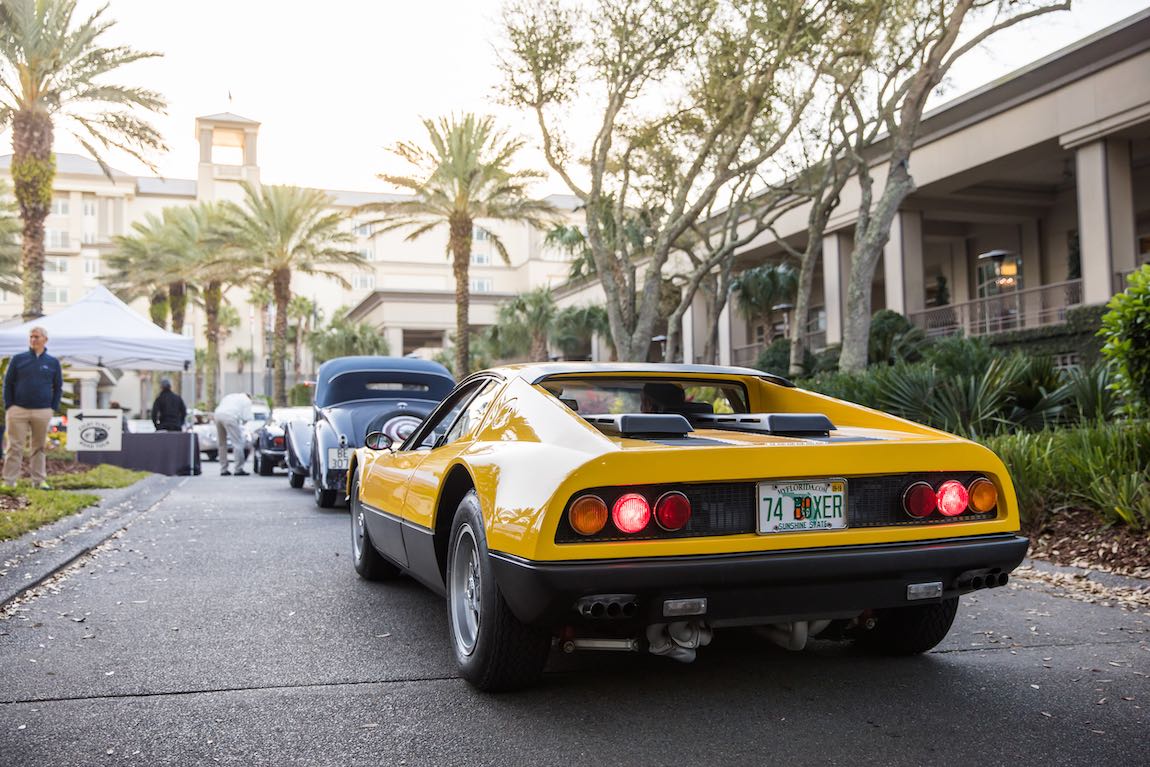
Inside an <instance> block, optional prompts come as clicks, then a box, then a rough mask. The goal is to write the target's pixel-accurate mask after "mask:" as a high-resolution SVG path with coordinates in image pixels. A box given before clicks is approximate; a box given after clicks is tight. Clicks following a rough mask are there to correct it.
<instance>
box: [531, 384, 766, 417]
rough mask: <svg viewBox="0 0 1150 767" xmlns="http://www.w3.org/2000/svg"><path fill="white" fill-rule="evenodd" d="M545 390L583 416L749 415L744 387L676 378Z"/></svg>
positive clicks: (564, 386)
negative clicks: (590, 414)
mask: <svg viewBox="0 0 1150 767" xmlns="http://www.w3.org/2000/svg"><path fill="white" fill-rule="evenodd" d="M543 388H544V389H546V390H547V391H549V392H551V393H552V394H554V395H555V396H556V397H558V398H559V400H560V401H562V402H563V404H565V405H567V407H569V408H571V409H572V410H574V411H576V412H578V413H582V414H589V413H600V414H601V413H609V414H619V413H683V414H687V413H746V412H748V410H747V392H746V389H744V388H743V386H742V384H734V383H730V382H728V381H705V380H696V379H676V378H583V379H566V378H565V379H562V380H549V381H546V382H545V383H544V384H543Z"/></svg>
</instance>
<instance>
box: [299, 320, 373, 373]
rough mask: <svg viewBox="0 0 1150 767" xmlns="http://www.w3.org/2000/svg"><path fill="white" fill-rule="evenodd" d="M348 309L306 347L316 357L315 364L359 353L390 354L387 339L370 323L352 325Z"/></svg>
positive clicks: (310, 338)
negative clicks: (348, 316)
mask: <svg viewBox="0 0 1150 767" xmlns="http://www.w3.org/2000/svg"><path fill="white" fill-rule="evenodd" d="M347 313H348V307H346V306H345V307H342V308H341V309H340V310H339V311H337V312H336V313H335V315H334V316H333V317H332V318H331V322H330V323H329V324H328V326H327V327H325V328H320V329H318V330H316V331H315V332H313V333H312V334H311V335H309V336H308V339H307V345H308V347H309V348H310V349H311V351H312V354H313V355H315V361H316V364H321V363H324V362H327V361H328V360H330V359H333V358H335V357H348V356H351V355H356V354H387V353H388V347H387V340H386V339H384V337H383V336H381V335H380V334H379V333H378V332H376V329H375V328H373V327H372V326H371V324H370V323H367V322H352V321H351V320H349V319H348V318H347Z"/></svg>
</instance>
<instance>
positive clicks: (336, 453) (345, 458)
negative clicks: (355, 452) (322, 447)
mask: <svg viewBox="0 0 1150 767" xmlns="http://www.w3.org/2000/svg"><path fill="white" fill-rule="evenodd" d="M350 465H351V448H350V447H329V448H328V449H327V467H328V468H329V469H335V470H337V471H338V470H339V469H346V468H347V467H348V466H350Z"/></svg>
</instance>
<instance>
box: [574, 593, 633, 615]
mask: <svg viewBox="0 0 1150 767" xmlns="http://www.w3.org/2000/svg"><path fill="white" fill-rule="evenodd" d="M636 600H637V597H636V596H635V595H634V594H595V595H594V596H588V597H583V598H581V599H579V600H578V601H577V602H575V611H576V612H578V613H579V614H580V615H582V616H583V617H584V618H608V619H612V618H633V617H634V616H635V615H636V614H637V613H638V612H639V604H638V602H637V601H636Z"/></svg>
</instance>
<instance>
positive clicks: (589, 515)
mask: <svg viewBox="0 0 1150 767" xmlns="http://www.w3.org/2000/svg"><path fill="white" fill-rule="evenodd" d="M607 515H608V511H607V504H606V503H604V502H603V499H602V498H600V497H599V496H597V495H584V496H583V497H581V498H578V499H576V501H575V503H573V504H571V510H570V511H568V512H567V519H568V520H570V522H571V529H572V530H574V531H575V532H577V533H579V535H595V533H597V532H599V531H600V530H602V529H603V526H604V525H606V524H607Z"/></svg>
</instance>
